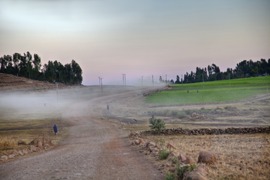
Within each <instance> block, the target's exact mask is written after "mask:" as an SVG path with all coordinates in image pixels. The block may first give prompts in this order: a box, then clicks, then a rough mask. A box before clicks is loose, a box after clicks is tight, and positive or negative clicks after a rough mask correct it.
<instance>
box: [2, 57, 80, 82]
mask: <svg viewBox="0 0 270 180" xmlns="http://www.w3.org/2000/svg"><path fill="white" fill-rule="evenodd" d="M0 65H1V67H0V73H8V74H13V75H16V76H23V77H27V78H30V79H34V80H40V81H49V82H52V83H55V82H58V83H64V84H69V85H76V84H81V83H82V69H81V67H80V65H79V64H78V63H77V62H76V61H75V60H72V61H71V63H67V64H65V65H63V64H61V62H58V61H57V60H55V61H48V63H47V64H46V63H45V64H44V65H43V66H42V64H41V58H40V57H39V55H37V54H34V55H32V54H31V53H30V52H27V53H24V54H23V55H21V54H20V53H14V54H13V55H12V56H11V55H4V56H2V57H0Z"/></svg>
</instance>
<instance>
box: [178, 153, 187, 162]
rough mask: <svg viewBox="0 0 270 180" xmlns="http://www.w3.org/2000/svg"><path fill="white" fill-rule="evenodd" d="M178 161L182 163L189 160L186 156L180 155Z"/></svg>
mask: <svg viewBox="0 0 270 180" xmlns="http://www.w3.org/2000/svg"><path fill="white" fill-rule="evenodd" d="M178 160H179V161H180V162H185V161H186V160H187V157H186V156H185V155H184V154H179V156H178Z"/></svg>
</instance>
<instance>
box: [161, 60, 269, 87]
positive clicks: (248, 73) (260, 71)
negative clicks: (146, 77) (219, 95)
mask: <svg viewBox="0 0 270 180" xmlns="http://www.w3.org/2000/svg"><path fill="white" fill-rule="evenodd" d="M269 74H270V59H268V61H266V60H265V59H261V60H258V61H252V60H249V61H247V60H243V61H241V62H240V63H238V64H237V65H236V67H235V69H232V68H227V70H226V71H224V72H222V71H220V68H219V67H218V66H217V65H216V64H212V65H208V66H207V67H204V68H199V67H196V71H194V72H193V71H191V72H190V73H188V72H186V74H184V76H182V77H181V78H180V77H179V75H177V76H176V80H175V81H174V80H171V81H170V83H175V84H180V83H194V82H204V81H215V80H226V79H236V78H246V77H255V76H264V75H269ZM160 81H162V79H160Z"/></svg>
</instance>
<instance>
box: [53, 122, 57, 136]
mask: <svg viewBox="0 0 270 180" xmlns="http://www.w3.org/2000/svg"><path fill="white" fill-rule="evenodd" d="M53 132H54V134H55V135H56V134H57V133H58V127H57V125H56V124H54V125H53Z"/></svg>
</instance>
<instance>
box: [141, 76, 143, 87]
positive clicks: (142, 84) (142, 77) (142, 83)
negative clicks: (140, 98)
mask: <svg viewBox="0 0 270 180" xmlns="http://www.w3.org/2000/svg"><path fill="white" fill-rule="evenodd" d="M141 83H142V87H143V76H142V82H141Z"/></svg>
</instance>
